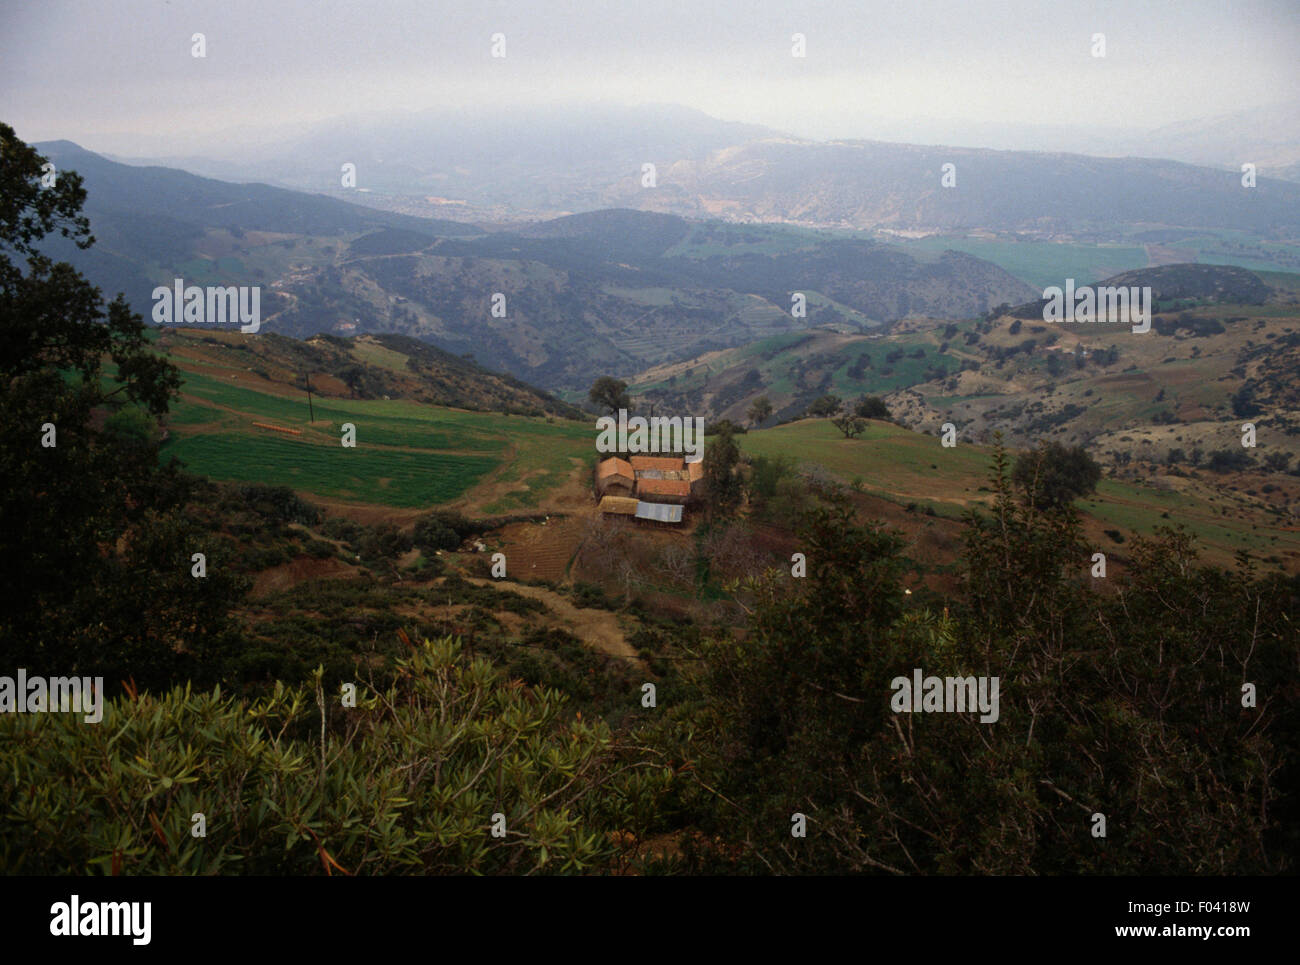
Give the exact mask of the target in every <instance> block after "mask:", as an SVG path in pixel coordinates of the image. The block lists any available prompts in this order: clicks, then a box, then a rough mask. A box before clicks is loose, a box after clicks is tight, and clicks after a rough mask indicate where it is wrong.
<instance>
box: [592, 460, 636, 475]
mask: <svg viewBox="0 0 1300 965" xmlns="http://www.w3.org/2000/svg"><path fill="white" fill-rule="evenodd" d="M596 476H597V477H598V478H600V479H604V478H605V477H606V476H626V477H627V478H628V479H634V478H636V473H634V472H633V471H632V465H631V463H629V462H628V461H627V460H626V459H619V458H618V457H617V456H613V457H611V458H609V459H606V460H604V461H603V462H602V463H601V464H600V465H599V466H597V467H596Z"/></svg>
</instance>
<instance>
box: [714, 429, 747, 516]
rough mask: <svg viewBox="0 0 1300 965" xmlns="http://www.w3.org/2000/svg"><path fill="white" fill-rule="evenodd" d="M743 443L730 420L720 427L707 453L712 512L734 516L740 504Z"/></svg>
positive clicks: (742, 485) (742, 491) (718, 514)
mask: <svg viewBox="0 0 1300 965" xmlns="http://www.w3.org/2000/svg"><path fill="white" fill-rule="evenodd" d="M739 463H740V447H739V446H737V445H736V440H735V439H734V438H733V437H732V432H731V426H730V424H727V425H723V426H721V427H720V428H719V430H718V433H717V435H716V436H714V438H713V440H712V441H711V442H710V443H709V446H708V449H707V450H706V451H705V453H704V492H705V499H706V500H707V502H708V512H709V514H710V515H711V516H719V517H726V516H730V515H732V514H733V513H735V511H736V510H737V509H739V508H740V502H741V499H742V498H743V496H744V482H743V480H742V479H741V477H740V474H739V473H738V472H737V466H738V464H739Z"/></svg>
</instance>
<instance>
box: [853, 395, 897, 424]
mask: <svg viewBox="0 0 1300 965" xmlns="http://www.w3.org/2000/svg"><path fill="white" fill-rule="evenodd" d="M853 414H854V415H856V416H858V417H859V418H861V419H889V418H891V416H890V414H889V406H887V405H885V400H884V399H882V398H880V396H878V395H864V396H863V397H862V398H860V399H859V400H858V404H857V405H856V406H854V407H853Z"/></svg>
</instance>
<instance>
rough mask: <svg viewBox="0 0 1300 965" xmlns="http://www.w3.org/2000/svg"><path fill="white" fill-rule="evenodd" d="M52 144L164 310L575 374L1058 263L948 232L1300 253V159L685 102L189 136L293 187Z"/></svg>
mask: <svg viewBox="0 0 1300 965" xmlns="http://www.w3.org/2000/svg"><path fill="white" fill-rule="evenodd" d="M1241 123H1243V122H1242V121H1241V119H1240V118H1237V119H1236V120H1235V121H1234V120H1232V119H1229V120H1228V121H1223V122H1222V124H1227V125H1228V126H1227V127H1222V124H1221V128H1220V129H1221V130H1225V131H1226V130H1229V129H1232V125H1233V124H1237V125H1238V127H1239V126H1240V124H1241ZM1197 137H1198V135H1197V132H1196V130H1195V129H1194V128H1193V127H1188V128H1187V129H1186V130H1185V131H1184V132H1183V136H1182V140H1181V143H1183V144H1184V145H1185V146H1186V145H1192V144H1194V143H1197ZM1175 140H1177V139H1176V138H1175ZM1285 142H1286V132H1285V130H1279V131H1278V132H1277V133H1276V136H1275V143H1274V145H1273V147H1274V149H1275V150H1274V155H1273V156H1283V155H1282V154H1278V152H1279V151H1281V152H1285V150H1286V148H1285ZM39 147H40V149H41V150H42V151H43V152H44V153H45V154H47V155H48V156H49V157H50V159H51V160H52V161H54V163H55V164H56V165H57V166H58V167H59V169H60V170H68V169H75V170H77V171H79V172H80V173H81V174H82V175H83V176H84V177H85V179H86V186H87V189H88V193H89V201H88V204H87V213H88V214H89V216H90V218H91V223H92V226H93V229H94V231H95V233H96V235H97V236H98V238H99V244H97V245H96V246H95V247H94V248H93V249H91V251H90V252H87V253H82V252H76V251H73V250H71V247H70V246H67V245H64V246H62V247H61V248H60V247H58V246H56V248H55V250H56V253H57V254H58V255H59V256H60V257H63V258H67V259H69V260H71V261H72V262H73V263H74V264H77V265H78V266H79V267H80V268H81V269H82V270H83V271H85V272H86V273H87V275H88V276H89V277H90V279H91V280H92V281H94V282H95V283H97V284H100V285H102V286H103V287H104V288H105V290H106V291H109V292H116V291H119V290H121V291H125V292H126V294H127V296H128V299H129V300H130V301H131V302H132V304H133V305H134V307H135V308H136V310H137V311H140V312H142V313H143V314H145V315H146V316H147V315H148V314H149V307H150V302H149V297H150V292H151V291H152V290H153V288H154V287H155V286H156V285H159V284H171V282H172V280H173V279H174V278H175V277H183V278H185V279H186V281H187V282H188V283H191V284H200V285H202V284H223V285H230V284H245V285H261V286H263V287H264V288H265V292H264V312H263V317H264V319H265V321H266V325H267V327H268V328H269V330H272V331H276V332H279V333H282V334H288V335H293V336H297V337H308V336H311V335H314V334H317V333H322V332H324V333H333V334H341V335H352V334H362V333H367V332H369V333H380V332H386V333H398V334H404V335H410V336H415V337H419V338H423V339H425V340H427V341H430V342H431V343H433V344H435V345H437V346H439V347H440V348H442V349H445V350H447V351H451V352H454V353H458V354H465V353H473V355H474V356H475V358H476V359H477V361H478V362H480V363H481V364H484V365H486V366H488V367H491V368H495V369H499V370H503V371H506V372H509V373H511V374H512V375H514V376H516V377H519V378H523V379H526V380H529V381H530V382H533V383H535V384H538V385H541V386H543V387H545V388H547V389H552V390H570V391H576V390H579V389H581V388H583V387H585V386H586V385H587V384H589V383H590V380H591V377H592V373H593V372H596V371H599V372H601V373H608V374H613V375H618V376H623V377H626V376H630V375H633V374H635V373H638V372H641V371H643V370H645V369H648V368H651V367H653V366H658V365H663V364H672V363H675V362H678V361H682V360H686V359H691V358H695V357H697V356H701V355H704V354H706V353H709V352H714V351H719V350H723V349H727V348H733V347H737V346H740V345H744V344H746V343H749V342H752V341H754V340H756V339H762V338H768V337H772V336H778V335H783V334H788V333H792V332H798V331H802V330H804V329H806V328H809V327H818V326H821V327H829V328H830V329H831V330H835V331H842V332H847V333H855V332H856V333H865V332H871V331H879V330H883V327H887V326H889V325H891V324H893V323H895V322H897V321H899V320H900V319H904V318H908V317H917V316H921V317H929V318H935V319H962V318H970V317H973V316H975V315H978V314H981V313H983V312H985V311H987V310H988V309H990V308H992V307H993V306H996V305H999V304H1003V303H1010V304H1020V303H1024V302H1027V301H1030V300H1032V299H1033V298H1035V297H1036V295H1037V294H1038V293H1037V291H1035V285H1033V284H1029V283H1028V281H1029V280H1030V279H1032V280H1033V281H1034V282H1035V283H1038V282H1039V281H1040V280H1041V278H1042V277H1043V275H1044V274H1045V273H1046V274H1047V275H1048V276H1049V277H1054V275H1055V272H1056V269H1055V267H1050V268H1048V269H1046V272H1045V270H1044V268H1043V265H1034V266H1032V269H1033V270H1024V271H1017V270H1008V266H1011V267H1013V268H1014V267H1016V264H1015V263H1016V258H1011V259H1007V258H1002V259H1001V260H999V261H998V263H997V264H993V263H991V262H990V261H989V260H987V258H995V257H996V256H995V253H994V250H993V249H990V253H989V254H988V255H987V258H986V257H982V256H984V255H985V252H984V251H983V250H978V249H977V250H972V249H971V246H970V245H969V244H966V243H965V242H964V241H963V242H961V243H959V242H957V241H954V242H953V247H955V248H960V249H962V250H960V251H957V250H951V249H949V248H948V246H947V245H946V244H945V243H944V241H943V239H945V238H954V239H976V240H983V241H988V240H992V239H996V240H998V241H1000V242H1008V243H1011V244H1013V245H1017V246H1021V248H1020V250H1024V251H1027V250H1029V249H1028V246H1029V245H1040V246H1041V245H1044V244H1046V247H1045V248H1043V249H1042V251H1046V252H1047V253H1048V254H1049V255H1051V254H1055V253H1056V252H1059V251H1065V249H1064V248H1062V247H1059V246H1056V245H1054V244H1052V243H1057V242H1071V243H1079V244H1088V245H1094V246H1102V247H1101V248H1099V249H1097V250H1099V251H1102V252H1103V257H1102V259H1101V263H1100V264H1099V265H1098V266H1097V267H1098V277H1102V276H1104V275H1105V274H1110V273H1113V272H1115V271H1118V270H1123V269H1125V268H1134V267H1145V266H1146V265H1147V264H1148V263H1150V264H1156V263H1161V262H1171V261H1173V262H1177V261H1188V260H1196V256H1195V255H1190V256H1189V255H1188V252H1187V250H1186V249H1183V250H1172V249H1166V248H1161V247H1160V246H1162V245H1168V244H1171V243H1176V242H1178V241H1180V239H1181V240H1186V239H1188V238H1203V237H1208V238H1210V239H1212V242H1213V244H1214V245H1216V246H1217V247H1216V248H1215V249H1214V253H1213V258H1212V260H1226V261H1229V262H1235V263H1240V264H1243V265H1246V266H1247V267H1256V265H1254V264H1252V263H1251V261H1250V260H1251V259H1256V260H1258V259H1260V258H1264V259H1266V260H1268V261H1271V262H1274V263H1276V264H1279V265H1288V264H1290V262H1291V261H1295V259H1296V252H1295V250H1294V247H1293V245H1292V244H1290V243H1291V242H1293V241H1294V240H1295V239H1296V237H1297V236H1298V235H1300V184H1293V183H1289V182H1286V181H1282V180H1277V179H1273V178H1270V177H1268V176H1267V171H1266V170H1265V171H1261V172H1260V173H1259V176H1258V180H1257V183H1256V186H1255V187H1253V188H1247V187H1245V186H1243V184H1242V178H1241V174H1240V172H1237V171H1232V170H1226V171H1225V170H1216V169H1213V168H1208V167H1195V166H1191V165H1188V164H1182V163H1177V162H1173V161H1165V160H1152V159H1141V158H1099V157H1087V156H1083V155H1071V154H1062V153H1054V154H1046V153H1032V152H1023V151H991V150H985V149H978V148H953V147H926V146H917V145H908V144H893V143H885V142H878V141H834V142H818V141H811V140H806V139H798V138H791V137H787V136H784V135H781V134H779V133H778V132H775V131H772V130H770V129H767V128H763V127H758V126H755V125H745V124H737V123H730V122H725V121H719V120H716V119H714V118H712V117H709V116H708V115H706V114H703V113H701V112H699V111H695V110H690V109H687V108H681V107H673V106H662V105H660V106H651V107H642V108H624V107H613V106H603V107H599V108H595V109H583V110H576V109H568V108H554V109H551V110H548V111H534V112H527V113H524V112H504V113H488V114H482V113H479V114H473V115H471V114H454V113H451V112H445V111H444V112H426V113H423V114H418V115H404V116H393V115H390V116H384V117H375V118H372V119H370V120H368V121H365V122H360V121H347V122H343V121H340V122H338V123H332V124H327V125H322V126H321V127H320V128H319V129H318V130H317V131H316V132H315V133H312V134H310V135H307V136H303V137H299V138H296V139H292V140H286V141H285V142H284V143H282V144H278V145H270V146H266V147H263V148H261V149H256V150H250V151H248V152H246V154H245V157H244V159H243V160H240V161H238V162H235V161H227V162H211V161H209V162H204V161H202V160H201V159H190V160H189V161H188V162H187V163H190V164H192V165H193V166H194V167H196V168H199V169H203V170H208V171H210V172H212V173H216V174H220V175H221V176H222V177H226V178H243V177H257V178H259V179H260V180H268V181H274V182H276V183H277V184H278V185H289V186H292V188H293V189H290V188H287V187H283V186H268V185H267V184H260V183H245V182H235V181H223V180H215V179H212V178H205V177H200V176H196V175H194V174H190V173H186V172H184V171H180V170H175V169H172V168H168V167H158V166H136V165H127V164H120V163H116V162H114V161H111V160H109V159H107V158H104V157H102V156H99V155H96V154H94V153H92V152H88V151H84V150H82V149H81V148H79V147H78V146H77V145H75V144H72V143H71V142H67V141H56V142H47V143H44V144H41V145H39ZM1186 149H1187V150H1191V148H1190V147H1187V148H1186ZM346 164H352V165H355V166H356V187H355V188H352V187H348V188H345V187H343V186H342V184H341V180H342V179H341V177H340V174H341V171H342V169H343V166H344V165H346ZM646 164H652V165H654V172H653V179H650V178H649V177H648V176H647V174H646V170H645V168H644V165H646ZM651 180H653V184H651ZM297 189H302V190H297ZM571 212H578V213H577V214H571ZM435 215H436V216H438V217H433V216H435ZM928 235H937V236H941V237H940V238H937V239H931V240H935V241H938V243H937V244H933V245H929V246H928V247H921V246H906V247H904V246H900V245H896V244H884V243H882V241H886V240H889V239H891V238H898V239H907V238H915V237H922V236H928ZM1106 245H1127V246H1129V247H1127V248H1124V249H1120V248H1116V249H1115V251H1116V254H1115V257H1114V259H1113V260H1112V259H1110V258H1109V257H1107V256H1105V255H1104V252H1105V248H1104V246H1106ZM1248 248H1249V250H1247V249H1248ZM1039 254H1041V252H1039V253H1038V254H1035V256H1034V257H1039ZM1017 257H1019V256H1017ZM1288 259H1289V260H1288ZM1049 260H1050V259H1049ZM1061 261H1062V259H1061V258H1056V259H1055V260H1054V261H1052V264H1053V265H1054V264H1056V263H1058V262H1061ZM1065 264H1067V265H1072V264H1073V263H1072V262H1070V261H1069V260H1068V259H1065ZM1067 270H1071V271H1072V270H1073V268H1069V269H1067ZM1083 273H1084V272H1083V271H1082V270H1079V271H1076V272H1075V274H1078V275H1080V276H1082V274H1083ZM799 294H802V295H803V296H804V297H805V298H806V299H807V311H806V313H802V314H801V313H800V312H799V311H797V310H795V308H794V302H795V300H796V296H797V295H799ZM494 295H501V296H504V298H505V305H506V314H505V315H504V316H500V317H499V316H494V315H493V314H492V312H491V303H492V299H493V296H494Z"/></svg>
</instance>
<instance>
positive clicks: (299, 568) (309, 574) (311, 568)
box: [248, 556, 357, 600]
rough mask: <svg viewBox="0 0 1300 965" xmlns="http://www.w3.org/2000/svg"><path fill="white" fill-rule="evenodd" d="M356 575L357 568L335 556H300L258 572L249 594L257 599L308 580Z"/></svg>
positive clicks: (350, 577)
mask: <svg viewBox="0 0 1300 965" xmlns="http://www.w3.org/2000/svg"><path fill="white" fill-rule="evenodd" d="M356 575H357V571H356V569H355V568H353V567H351V566H348V564H346V563H344V562H343V561H342V560H338V559H334V558H330V559H324V560H318V559H313V558H312V557H310V556H300V557H299V558H298V559H296V560H294V561H293V562H291V563H282V564H280V565H279V566H273V567H271V568H270V569H269V570H263V571H262V572H261V573H258V574H257V576H256V577H255V578H254V580H253V588H252V589H251V590H250V591H249V594H248V595H249V598H250V599H254V600H256V599H259V598H261V597H265V596H270V595H271V594H272V593H279V592H281V591H283V590H289V589H292V588H293V587H295V586H297V585H298V584H299V583H306V582H307V581H308V580H349V579H352V578H353V577H355V576H356Z"/></svg>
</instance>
